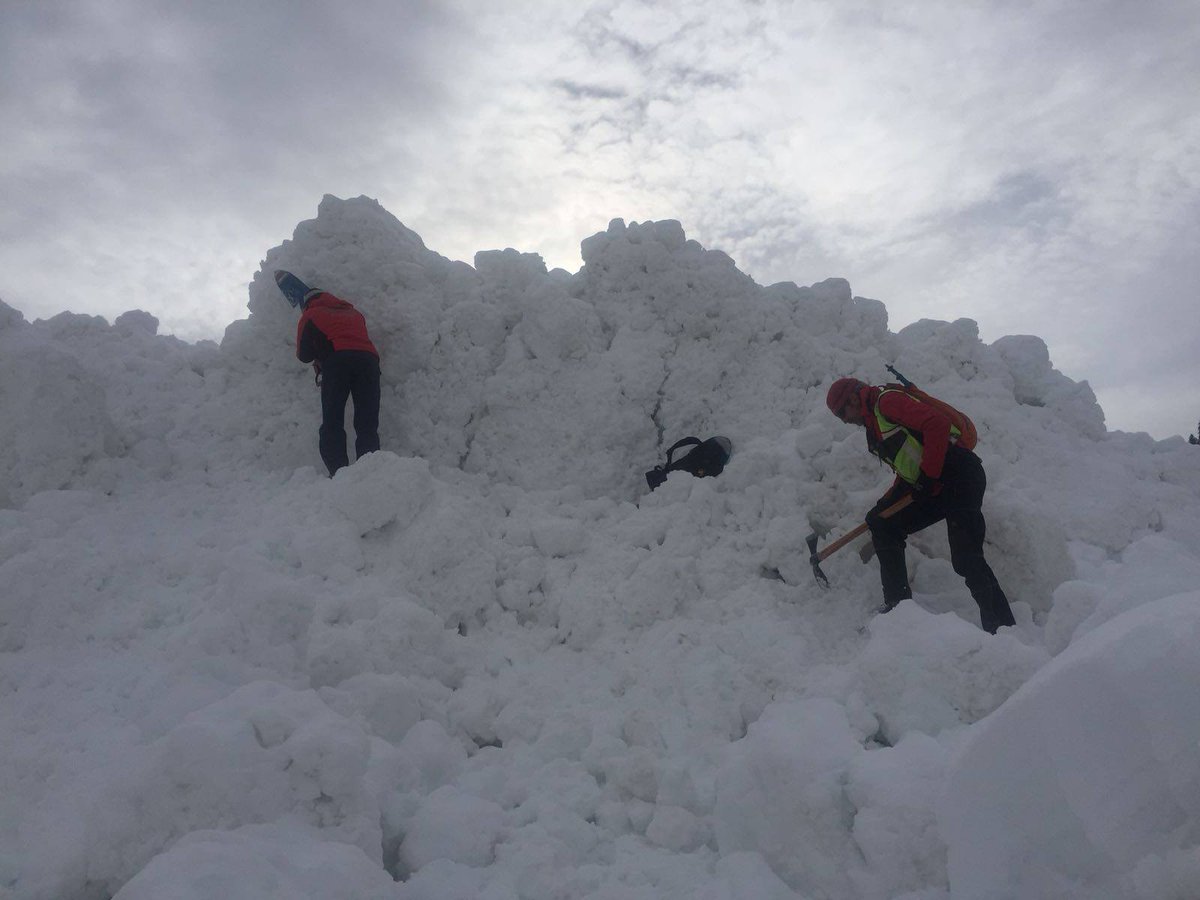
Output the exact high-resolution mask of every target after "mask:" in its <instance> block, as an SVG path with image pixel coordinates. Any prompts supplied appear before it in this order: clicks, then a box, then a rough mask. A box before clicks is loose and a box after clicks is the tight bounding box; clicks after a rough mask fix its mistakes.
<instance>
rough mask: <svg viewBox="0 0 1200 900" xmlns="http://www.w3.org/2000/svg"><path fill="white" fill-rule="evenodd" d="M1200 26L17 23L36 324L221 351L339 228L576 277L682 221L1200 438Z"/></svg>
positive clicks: (605, 2) (764, 10)
mask: <svg viewBox="0 0 1200 900" xmlns="http://www.w3.org/2000/svg"><path fill="white" fill-rule="evenodd" d="M1198 98H1200V2H1197V0H1087V2H1084V0H1073V2H1066V0H1058V2H1039V0H996V2H968V0H944V2H942V0H924V2H909V3H895V2H883V0H881V2H850V0H830V2H802V0H796V2H784V0H761V2H740V3H739V2H734V0H687V2H682V0H680V2H672V0H665V2H663V0H660V2H646V0H597V2H581V0H573V2H570V3H567V2H563V0H541V2H539V0H520V2H505V0H440V2H439V0H354V2H345V3H333V2H298V0H271V2H253V0H250V2H247V0H209V2H205V3H195V4H183V3H174V2H150V0H90V2H85V0H75V2H71V0H63V2H51V0H47V2H33V0H28V2H25V0H7V2H3V3H0V113H2V115H3V123H4V128H3V130H2V131H0V189H2V193H3V203H2V204H0V299H3V300H4V301H5V302H7V303H8V304H9V305H11V306H15V307H16V308H18V309H20V310H21V311H22V312H24V313H25V315H26V318H28V319H34V318H44V317H47V316H50V315H53V314H55V313H57V312H60V311H62V310H65V309H66V310H71V311H74V312H86V313H91V314H96V315H103V316H105V317H106V318H109V319H110V320H111V319H112V318H113V317H115V316H116V315H118V314H119V313H121V312H123V311H124V310H126V309H133V308H141V309H146V310H148V311H150V312H152V313H154V314H155V315H156V316H158V317H159V318H160V319H161V321H162V327H163V330H164V331H171V332H173V333H176V334H178V335H179V336H181V337H184V338H187V339H197V338H202V337H209V338H219V337H220V335H221V333H222V332H223V329H224V327H225V325H226V324H228V322H230V321H232V320H233V319H235V318H239V317H241V316H243V315H245V303H246V284H247V283H248V281H249V279H250V277H251V276H252V275H253V273H254V271H255V270H256V269H257V268H258V266H259V262H260V260H261V259H262V257H263V256H264V255H265V253H266V251H267V250H268V249H270V248H271V247H273V246H276V245H278V244H279V243H281V242H282V241H283V240H284V239H286V238H288V237H290V236H291V233H292V230H293V229H294V227H295V225H296V224H297V223H298V222H299V221H301V220H302V219H307V218H312V217H313V216H314V215H315V213H316V207H317V203H318V202H319V201H320V199H321V196H322V195H324V194H326V193H330V194H336V195H338V196H341V197H350V196H358V195H360V194H365V195H367V196H370V197H374V198H376V199H378V200H379V201H380V202H381V203H382V204H383V205H384V207H386V208H387V209H388V210H389V211H390V212H392V213H393V214H394V215H396V216H397V217H398V218H399V219H400V220H401V221H403V222H404V223H405V224H406V225H408V226H409V227H410V228H412V229H414V230H415V231H417V232H418V233H419V234H420V235H421V236H422V238H423V239H424V240H425V243H426V245H427V246H429V247H430V248H431V249H433V250H436V251H437V252H439V253H441V254H443V255H445V256H448V257H450V258H453V259H462V260H465V261H467V262H470V261H471V260H472V258H473V256H474V253H475V252H476V251H477V250H484V249H495V248H502V247H516V248H517V249H519V250H522V251H525V252H536V253H540V254H541V255H542V256H543V257H544V258H545V260H546V262H547V264H548V265H549V266H551V267H554V266H561V267H562V268H565V269H568V270H570V271H576V270H577V269H578V268H579V266H580V265H581V260H580V258H579V243H580V241H581V240H582V239H583V238H585V237H587V236H588V235H590V234H593V233H594V232H597V231H601V230H603V229H604V228H605V227H606V226H607V224H608V221H609V220H610V219H612V218H615V217H621V218H624V219H625V220H626V221H645V220H647V219H664V218H670V219H678V220H680V221H681V222H682V223H683V226H684V229H685V230H686V231H687V233H688V236H689V237H692V238H695V239H696V240H698V241H700V242H701V243H702V244H704V245H705V246H706V247H710V248H718V249H721V250H724V251H725V252H727V253H729V254H730V255H731V256H732V257H733V258H734V260H735V261H736V262H737V264H738V266H739V268H741V269H742V270H743V271H745V272H747V273H748V274H750V275H751V276H753V277H754V279H755V280H756V281H758V282H759V283H761V284H770V283H772V282H775V281H795V282H797V283H800V284H808V283H812V282H814V281H819V280H821V279H824V278H827V277H830V276H840V277H844V278H847V279H849V281H850V284H851V286H852V288H853V289H854V291H855V293H857V294H860V295H864V296H869V297H874V298H876V299H879V300H882V301H883V302H884V303H885V304H886V305H887V307H888V310H889V314H890V323H891V327H892V329H893V330H899V329H900V328H901V327H903V326H904V325H907V324H909V323H911V322H913V321H916V320H918V319H921V318H939V319H955V318H959V317H967V318H971V319H974V320H976V321H977V322H978V323H979V325H980V331H981V334H982V336H983V338H984V339H985V340H988V341H991V340H995V339H996V338H998V337H1001V336H1003V335H1006V334H1036V335H1039V336H1041V337H1042V338H1043V339H1045V341H1046V342H1047V344H1048V345H1049V347H1050V353H1051V358H1052V360H1053V362H1054V364H1055V365H1056V367H1057V368H1059V369H1060V370H1061V371H1063V372H1065V373H1066V374H1067V375H1069V376H1070V377H1072V378H1075V379H1077V380H1081V379H1087V380H1088V381H1089V382H1090V383H1091V385H1092V387H1093V388H1094V389H1095V390H1096V392H1097V395H1098V396H1099V398H1100V401H1101V405H1102V406H1103V407H1104V409H1105V412H1106V414H1107V419H1108V425H1109V427H1110V428H1114V429H1115V428H1119V429H1124V430H1129V431H1143V430H1144V431H1149V432H1150V433H1151V434H1153V435H1155V436H1156V437H1166V436H1168V435H1170V434H1176V433H1184V434H1186V433H1189V432H1190V431H1194V430H1195V429H1196V424H1197V419H1198V418H1200V390H1198V389H1197V388H1198V385H1200V99H1198Z"/></svg>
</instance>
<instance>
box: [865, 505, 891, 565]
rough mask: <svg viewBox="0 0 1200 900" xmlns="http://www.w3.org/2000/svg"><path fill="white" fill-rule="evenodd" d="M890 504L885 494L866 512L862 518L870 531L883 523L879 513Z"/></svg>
mask: <svg viewBox="0 0 1200 900" xmlns="http://www.w3.org/2000/svg"><path fill="white" fill-rule="evenodd" d="M890 505H891V503H890V501H888V499H887V496H886V495H885V496H884V499H883V500H880V501H879V502H878V503H876V504H875V505H874V506H873V507H871V509H870V511H868V512H867V515H866V518H865V519H864V520H863V521H865V522H866V523H867V528H869V529H871V531H875V530H876V529H878V528H879V526H880V525H881V524H883V517H882V516H881V515H879V514H880V513H881V512H883V511H884V510H885V509H887V508H888V507H889V506H890ZM864 561H865V560H864Z"/></svg>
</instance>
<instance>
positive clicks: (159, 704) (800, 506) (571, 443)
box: [0, 197, 1200, 900]
mask: <svg viewBox="0 0 1200 900" xmlns="http://www.w3.org/2000/svg"><path fill="white" fill-rule="evenodd" d="M582 249H583V258H584V266H583V267H582V269H581V270H580V271H579V272H578V273H575V274H571V273H568V272H565V271H563V270H554V271H550V272H547V271H546V268H545V266H544V264H543V263H542V261H541V259H540V258H539V257H538V256H536V255H533V254H523V253H519V252H517V251H515V250H504V251H489V252H484V253H480V254H478V255H477V256H476V258H475V261H474V263H475V264H474V266H473V267H472V266H469V265H466V264H465V263H460V262H451V261H449V260H447V259H445V258H443V257H441V256H439V255H437V254H436V253H434V252H432V251H430V250H428V249H426V247H425V246H424V244H423V243H422V241H421V240H420V238H419V237H418V236H417V235H416V234H414V233H413V232H412V231H410V230H409V229H407V228H405V227H404V226H403V225H402V224H400V222H399V221H397V220H396V219H395V218H394V217H392V216H391V215H390V214H389V213H388V212H387V211H385V210H384V209H383V208H381V207H380V206H379V205H378V204H377V203H375V202H374V201H371V200H368V199H366V198H357V199H352V200H340V199H338V198H334V197H326V198H325V199H324V200H323V201H322V203H321V205H320V209H319V213H318V216H317V218H316V219H314V220H312V221H307V222H303V223H301V224H300V225H299V226H298V227H297V229H296V232H295V235H294V236H293V238H292V239H291V240H288V241H284V243H283V244H282V245H281V246H280V247H277V248H275V249H273V250H271V251H270V252H269V253H268V254H267V257H266V259H265V260H264V262H263V264H262V267H261V270H260V271H259V272H257V273H256V274H255V276H254V279H253V282H252V283H251V285H250V297H249V310H250V315H249V317H248V318H247V319H245V320H242V321H238V322H234V323H233V324H232V325H230V326H229V328H228V329H227V331H226V334H225V338H224V340H223V341H222V342H221V343H220V345H217V344H214V343H201V344H196V345H190V344H186V343H183V342H180V341H178V340H176V339H174V338H171V337H165V336H160V335H158V334H157V321H156V320H155V318H154V317H153V316H152V315H150V314H149V313H146V312H143V311H133V312H129V313H126V314H125V315H123V316H121V317H119V318H118V319H117V320H116V321H115V322H114V323H112V324H109V323H107V322H106V321H104V320H103V319H99V318H95V317H88V316H81V315H74V314H70V313H63V314H61V315H59V316H56V317H54V318H52V319H49V320H45V321H40V320H39V321H37V322H33V323H28V322H25V321H24V319H23V318H22V316H21V315H20V314H19V313H17V312H15V311H14V310H12V309H11V308H9V307H7V306H4V305H3V304H0V420H2V421H3V422H4V424H5V429H4V440H2V441H0V760H2V763H3V765H2V766H0V896H2V897H6V898H7V897H11V898H20V900H93V898H97V900H98V898H110V897H117V898H120V900H143V898H155V900H174V898H179V900H227V898H247V900H249V898H255V900H266V898H280V900H282V898H288V900H296V898H314V900H315V898H340V897H345V898H394V900H435V898H436V900H472V898H480V900H518V898H519V900H552V898H553V900H566V898H597V900H601V898H603V900H618V898H620V900H624V898H645V900H651V898H654V900H659V898H679V900H684V898H687V900H697V898H700V900H743V898H764V900H767V898H769V900H785V898H829V900H840V898H878V900H883V898H908V900H935V898H947V897H949V898H956V900H957V898H1016V897H1021V898H1025V897H1055V898H1089V900H1095V898H1146V900H1164V898H1168V900H1169V898H1177V900H1185V898H1194V897H1196V896H1200V700H1198V699H1197V698H1200V662H1198V661H1200V654H1198V653H1197V647H1200V592H1198V591H1197V588H1198V587H1200V452H1197V448H1195V447H1192V446H1189V445H1188V444H1186V442H1184V441H1183V440H1182V439H1172V440H1168V441H1162V442H1155V441H1154V440H1152V439H1151V438H1149V437H1148V436H1146V435H1133V434H1124V433H1111V432H1108V431H1106V429H1105V427H1104V417H1103V413H1102V412H1101V410H1100V408H1099V407H1098V406H1097V404H1096V401H1095V398H1094V396H1093V394H1092V391H1091V390H1090V388H1089V387H1088V385H1087V384H1086V383H1085V382H1082V383H1077V382H1075V381H1072V380H1071V379H1070V378H1068V377H1067V376H1066V375H1064V374H1062V373H1060V372H1058V371H1057V370H1055V369H1054V368H1053V366H1052V364H1051V362H1050V359H1049V354H1048V352H1047V350H1046V346H1045V344H1044V343H1043V342H1042V341H1041V340H1040V339H1038V338H1036V337H1031V336H1012V337H1006V338H1003V339H1001V340H998V341H996V342H995V343H993V344H990V345H988V344H985V343H983V342H981V341H980V339H979V335H978V330H977V328H976V325H975V323H974V322H972V321H970V320H967V319H959V320H958V321H955V322H939V321H922V322H919V323H917V324H914V325H911V326H909V327H907V328H905V329H903V330H902V331H900V332H899V333H892V332H891V331H889V330H888V326H887V312H886V309H885V307H884V306H883V304H882V303H880V302H878V301H875V300H870V299H866V298H862V297H855V296H853V295H852V293H851V290H850V286H849V285H848V284H847V283H846V282H845V281H844V280H841V279H830V280H828V281H824V282H821V283H819V284H815V285H812V286H811V287H797V286H796V285H793V284H790V283H787V284H777V285H771V286H769V287H763V286H759V285H757V284H755V283H754V282H753V281H752V280H751V279H750V278H749V277H747V276H746V275H744V274H742V273H741V272H739V271H738V269H737V268H736V267H735V265H734V263H733V262H732V260H730V259H729V258H728V257H727V256H726V255H724V254H722V253H720V252H718V251H713V250H706V249H704V248H703V247H701V246H699V245H698V244H697V243H696V242H694V241H690V240H688V239H687V238H686V236H685V234H684V231H683V229H682V227H681V226H680V224H679V223H677V222H673V221H663V222H647V223H641V224H637V223H633V224H626V223H624V222H622V221H620V220H614V221H613V222H612V224H611V225H610V226H609V227H608V229H607V231H605V232H603V233H600V234H596V235H593V236H592V237H590V238H588V239H587V240H585V241H584V242H583V245H582ZM276 268H287V269H290V270H291V271H294V272H295V273H296V274H298V275H299V276H300V277H301V278H303V279H304V280H306V281H308V282H309V283H310V284H314V285H318V286H320V287H323V288H325V289H327V290H330V291H333V292H334V293H336V294H339V295H340V296H343V297H345V298H346V299H348V300H351V301H352V302H353V303H355V304H356V305H357V306H358V307H359V308H360V309H361V310H362V311H363V312H364V314H365V315H366V316H367V319H368V322H369V324H370V328H371V333H372V336H373V338H374V340H375V343H376V344H377V345H378V347H379V348H380V350H381V353H382V357H383V380H384V384H383V404H382V429H381V436H382V440H383V445H384V448H385V449H384V450H383V451H381V452H379V453H376V454H372V455H370V456H368V457H366V458H364V459H363V460H361V461H359V462H357V463H355V464H354V465H352V466H350V467H349V468H347V469H344V470H342V471H341V472H339V473H338V475H337V477H336V478H333V479H328V478H326V477H324V474H323V467H322V466H321V463H320V460H319V457H318V455H317V447H316V429H317V425H318V419H319V404H318V395H317V392H316V390H315V389H314V387H313V384H312V376H311V372H310V371H309V370H308V369H307V368H306V367H305V366H303V365H301V364H300V363H298V362H297V361H296V359H295V358H294V355H293V346H292V345H293V340H294V335H295V322H296V313H295V311H294V310H292V309H291V308H290V307H289V306H288V305H287V304H286V303H285V302H284V301H283V299H282V298H281V297H280V296H279V294H278V292H277V291H276V289H275V286H274V282H273V280H272V277H271V273H272V271H273V270H274V269H276ZM1153 314H1154V310H1153V308H1152V307H1149V308H1148V309H1147V315H1153ZM888 363H892V364H894V365H895V366H897V367H898V368H899V369H900V371H902V372H904V373H905V374H906V375H907V376H908V377H910V378H911V379H913V380H914V381H915V382H917V383H918V384H920V385H921V386H922V387H924V388H926V389H927V390H929V391H930V392H932V393H934V394H937V395H939V396H941V397H943V398H944V399H946V400H948V401H950V402H953V403H955V404H956V405H958V406H960V407H961V408H963V409H964V410H966V411H967V412H969V413H970V414H971V415H972V416H973V418H974V419H975V421H976V423H977V425H978V427H979V431H980V444H979V450H978V452H979V454H980V456H981V457H982V459H983V461H984V465H985V467H986V469H987V474H988V479H989V491H988V496H987V500H986V503H985V513H986V515H987V518H988V528H989V531H988V543H987V554H988V557H989V559H990V561H991V563H992V565H993V568H994V569H995V570H996V572H997V575H998V577H999V579H1000V581H1001V583H1002V584H1003V585H1004V587H1005V589H1006V591H1007V593H1008V594H1009V596H1010V598H1012V600H1013V601H1014V603H1013V605H1014V610H1015V612H1016V617H1017V625H1016V627H1014V628H1009V629H1003V630H1002V631H1001V632H1000V634H998V635H996V636H989V635H987V634H985V633H984V632H982V631H981V630H980V629H979V626H978V614H977V611H976V609H975V606H974V604H973V602H972V601H971V598H970V596H969V594H968V593H967V591H966V588H965V586H964V585H963V583H962V581H961V579H959V578H958V577H957V576H956V575H955V574H954V572H953V570H952V569H951V567H950V563H949V561H948V556H949V554H948V548H947V544H946V539H945V531H944V527H943V526H941V525H938V526H934V527H933V528H930V529H928V530H927V531H926V532H923V533H921V534H919V535H917V536H915V537H914V538H913V539H912V540H911V542H910V545H909V551H908V554H909V564H910V570H911V573H912V578H913V587H914V592H915V597H914V599H913V600H912V601H906V602H904V603H903V604H901V605H900V607H898V608H897V609H896V610H895V611H894V612H892V613H891V614H889V615H887V616H874V614H873V609H874V608H875V607H876V606H877V605H878V602H879V586H878V572H877V567H876V565H875V563H874V562H871V563H870V564H868V565H863V564H862V562H861V561H860V560H859V557H858V555H857V554H856V553H855V552H853V551H854V549H856V547H857V545H854V546H852V547H850V548H847V549H846V550H844V551H842V552H841V553H838V554H836V555H834V556H832V557H830V558H829V559H827V560H826V561H825V562H824V564H823V569H824V571H825V572H826V573H827V574H828V576H829V578H830V580H831V582H832V588H831V589H829V590H827V591H825V590H821V589H820V588H819V587H818V586H817V584H816V582H815V580H814V578H813V574H812V570H811V567H810V565H809V562H808V551H807V547H806V546H805V537H806V536H807V535H808V534H809V533H810V532H813V531H816V532H819V533H820V535H821V540H822V542H825V541H828V540H831V539H832V538H833V537H835V536H836V535H838V534H841V533H843V532H844V531H846V530H849V529H850V528H852V527H854V526H855V525H856V524H858V522H859V521H861V517H862V515H863V513H864V512H865V510H866V509H867V508H869V506H870V505H871V504H872V503H873V502H874V500H875V499H876V497H877V496H878V495H879V494H880V493H881V492H882V491H883V490H884V489H885V488H886V487H887V486H888V484H889V483H890V478H889V477H888V474H887V472H886V470H883V469H881V468H880V466H879V465H878V463H877V462H875V461H873V459H872V458H871V457H870V456H868V454H867V453H866V448H865V444H864V440H863V433H862V431H861V429H852V428H850V427H848V426H845V425H843V424H842V423H840V422H838V421H837V420H836V419H835V418H834V417H833V416H832V415H830V414H829V412H828V411H827V410H826V408H825V406H824V397H825V392H826V390H827V388H828V386H829V384H830V383H831V381H832V380H833V379H834V378H836V377H839V376H841V375H847V374H856V375H858V376H859V377H862V378H864V379H866V380H869V381H872V382H876V383H881V382H883V381H887V380H889V378H890V376H889V375H888V373H887V372H886V371H885V369H884V366H885V365H886V364H888ZM689 434H695V435H698V436H700V437H706V436H709V435H712V434H724V435H727V436H729V437H730V438H731V439H732V441H733V445H734V455H733V458H732V460H731V461H730V463H729V465H728V466H727V468H726V470H725V472H724V473H723V474H722V475H721V476H720V477H718V478H707V479H697V478H693V477H692V476H691V475H688V474H686V473H673V474H672V475H671V476H670V478H669V479H668V481H667V482H666V484H664V485H663V486H662V487H661V488H659V489H658V490H656V491H655V492H653V493H649V492H648V491H647V489H646V485H645V481H644V479H643V473H644V472H645V471H646V470H647V469H649V468H651V467H652V466H653V465H654V464H655V463H657V462H660V461H661V459H662V455H663V452H664V451H665V448H666V447H667V446H669V445H670V444H671V443H673V442H674V441H675V440H677V439H678V438H680V437H683V436H686V435H689Z"/></svg>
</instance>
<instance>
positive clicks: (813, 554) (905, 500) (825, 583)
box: [805, 494, 913, 588]
mask: <svg viewBox="0 0 1200 900" xmlns="http://www.w3.org/2000/svg"><path fill="white" fill-rule="evenodd" d="M912 502H913V495H912V494H905V495H904V496H903V497H901V498H900V499H899V500H897V501H896V502H895V503H893V504H892V505H891V506H889V507H888V508H887V509H885V510H883V511H882V512H881V513H880V514H879V518H881V519H886V518H889V517H890V516H893V515H895V514H896V513H898V512H900V510H902V509H904V507H906V506H908V505H909V504H910V503H912ZM868 527H869V526H868V525H867V523H866V522H863V523H862V524H861V525H859V526H858V527H857V528H855V529H854V530H853V531H850V532H847V533H846V534H844V535H842V536H841V537H840V538H838V539H837V540H836V541H834V542H833V543H832V544H830V545H829V546H828V547H826V548H825V549H824V550H822V551H821V552H820V553H818V552H817V540H818V538H817V533H816V532H815V531H814V532H813V533H812V534H810V535H809V536H808V537H807V538H806V539H805V543H807V544H808V552H809V557H808V561H809V562H810V563H812V567H813V577H815V578H816V579H817V584H819V585H821V587H826V588H827V587H829V579H828V578H826V577H825V573H824V572H822V571H821V561H822V560H824V559H825V558H826V557H828V556H831V555H833V554H834V553H836V552H837V551H839V550H841V549H842V548H843V547H845V546H846V545H847V544H848V543H850V542H851V541H852V540H854V539H855V538H856V537H858V536H859V535H860V534H862V533H863V532H865V531H866V530H867V528H868Z"/></svg>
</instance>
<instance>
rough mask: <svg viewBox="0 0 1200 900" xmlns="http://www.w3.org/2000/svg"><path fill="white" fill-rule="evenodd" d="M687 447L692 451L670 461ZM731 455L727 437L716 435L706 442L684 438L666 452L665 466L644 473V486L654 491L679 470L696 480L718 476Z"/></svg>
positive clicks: (731, 449)
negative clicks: (693, 476)
mask: <svg viewBox="0 0 1200 900" xmlns="http://www.w3.org/2000/svg"><path fill="white" fill-rule="evenodd" d="M689 446H690V447H692V449H691V450H689V451H688V452H687V453H685V454H684V455H683V456H681V457H680V458H679V459H676V460H672V459H671V457H672V456H673V455H674V453H675V451H676V450H678V449H680V448H681V447H689ZM731 453H733V442H732V441H730V440H729V438H727V437H723V436H721V435H718V436H717V437H710V438H709V439H708V440H706V441H702V440H700V438H698V437H685V438H684V439H683V440H680V441H676V442H675V443H674V444H673V445H672V446H671V449H670V450H668V451H667V464H666V465H665V466H655V467H654V468H653V469H651V470H650V471H649V472H647V473H646V484H648V485H650V490H654V489H655V488H656V487H658V486H659V485H660V484H662V483H663V482H664V481H666V480H667V473H668V472H675V471H677V470H680V469H682V470H683V471H684V472H691V473H692V474H693V475H695V476H696V477H697V478H710V477H712V476H713V475H720V474H721V472H722V470H724V468H725V463H727V462H729V456H730V454H731Z"/></svg>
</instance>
